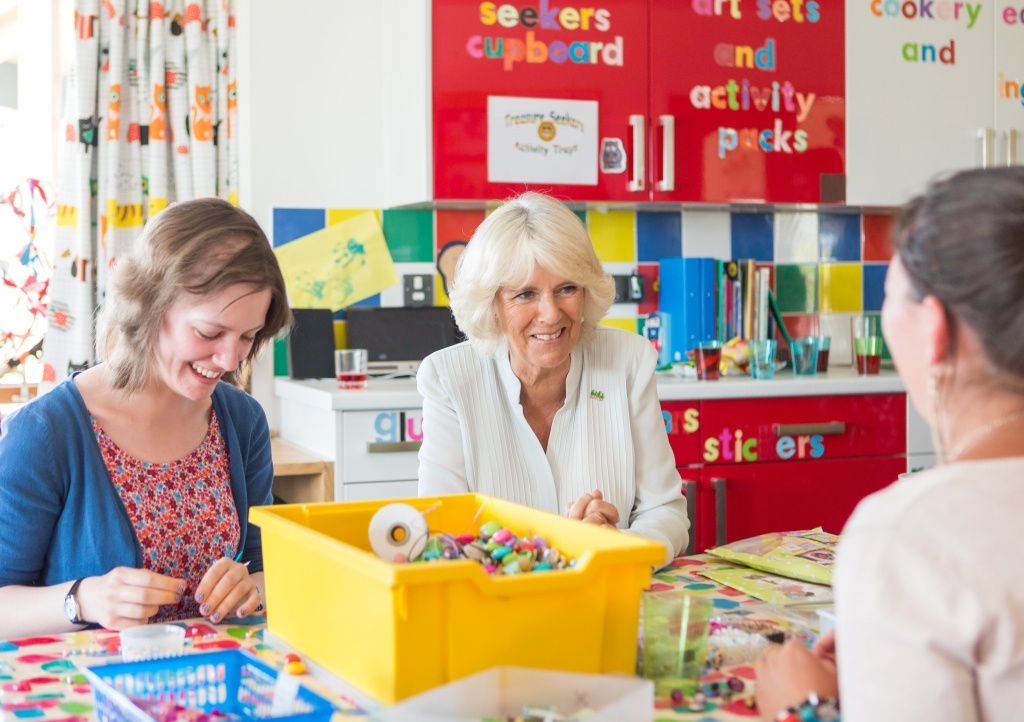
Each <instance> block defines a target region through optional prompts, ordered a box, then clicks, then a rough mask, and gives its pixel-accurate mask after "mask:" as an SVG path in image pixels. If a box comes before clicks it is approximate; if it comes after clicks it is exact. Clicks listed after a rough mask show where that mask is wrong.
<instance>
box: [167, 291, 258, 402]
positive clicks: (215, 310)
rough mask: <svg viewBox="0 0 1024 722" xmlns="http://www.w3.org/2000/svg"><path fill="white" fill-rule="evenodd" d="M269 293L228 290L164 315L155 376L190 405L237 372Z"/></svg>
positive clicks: (184, 302) (184, 303)
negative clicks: (223, 377) (222, 379)
mask: <svg viewBox="0 0 1024 722" xmlns="http://www.w3.org/2000/svg"><path fill="white" fill-rule="evenodd" d="M270 297H271V292H270V290H269V289H263V290H261V291H254V290H253V288H252V286H249V285H236V286H231V287H229V288H227V289H225V290H224V291H221V292H219V293H216V294H213V295H211V296H203V297H200V298H199V300H198V301H193V302H191V303H189V301H191V299H183V300H179V301H178V302H176V303H175V304H174V305H173V306H171V308H170V309H169V310H168V311H167V314H166V315H165V316H164V320H163V323H162V324H161V326H160V336H159V338H158V340H157V344H156V359H155V368H156V373H155V377H156V378H158V379H159V380H160V381H162V382H163V384H164V385H166V386H167V387H168V388H170V389H171V390H172V391H174V392H175V393H177V394H178V395H180V396H184V397H185V398H188V399H192V400H194V401H197V400H201V399H205V398H208V397H209V396H210V394H211V393H213V389H214V387H215V386H216V385H217V382H218V381H219V380H220V378H221V376H223V375H224V374H226V373H228V372H230V371H234V370H236V369H238V366H239V364H241V363H242V361H244V360H245V358H246V356H248V354H249V351H250V349H251V348H252V344H253V341H254V340H255V338H254V337H255V334H256V332H257V331H259V330H260V329H261V328H263V324H264V322H265V320H266V317H267V310H268V309H269V308H270Z"/></svg>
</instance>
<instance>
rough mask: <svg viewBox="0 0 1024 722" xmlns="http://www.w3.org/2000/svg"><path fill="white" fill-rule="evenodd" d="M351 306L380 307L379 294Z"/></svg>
mask: <svg viewBox="0 0 1024 722" xmlns="http://www.w3.org/2000/svg"><path fill="white" fill-rule="evenodd" d="M350 305H352V306H379V305H380V294H379V293H375V294H373V295H372V296H370V297H369V298H364V299H363V300H362V301H356V302H355V303H353V304H350Z"/></svg>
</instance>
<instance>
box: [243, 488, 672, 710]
mask: <svg viewBox="0 0 1024 722" xmlns="http://www.w3.org/2000/svg"><path fill="white" fill-rule="evenodd" d="M396 501H399V502H403V503H407V504H410V505H412V506H414V507H416V508H417V509H420V510H426V509H430V508H431V507H433V508H432V509H431V511H429V513H428V514H427V515H426V519H427V523H428V526H429V528H430V531H431V532H434V533H436V532H447V533H449V534H455V535H458V534H462V533H476V532H477V531H478V530H479V528H480V526H481V525H482V524H484V523H485V522H488V521H492V520H494V521H498V522H500V524H501V525H502V526H504V527H507V528H508V529H510V530H512V531H513V532H514V533H517V534H534V535H541V536H543V537H545V539H546V540H547V542H548V544H549V545H551V546H554V547H557V548H558V549H559V550H561V551H562V553H564V554H567V555H568V556H570V557H573V558H575V559H576V565H575V566H574V567H573V568H571V569H561V570H552V571H549V572H539V573H528V574H516V575H509V576H506V575H494V576H492V575H488V574H487V573H486V572H485V571H484V570H483V568H482V567H481V566H480V565H479V564H477V563H476V562H473V561H469V560H458V561H452V560H446V561H436V562H429V563H405V564H402V563H393V562H385V561H383V560H382V559H380V558H379V557H377V556H376V555H374V553H373V552H372V551H371V548H370V542H369V538H368V534H367V530H368V527H369V524H370V519H371V518H372V517H373V515H374V513H375V512H376V511H377V510H378V509H379V508H380V507H382V506H384V505H385V504H390V503H393V502H396ZM435 505H436V506H435ZM249 518H250V520H251V521H252V522H253V523H254V524H256V525H258V526H259V527H261V531H262V537H263V558H264V573H265V575H266V584H267V597H268V600H269V604H268V617H267V624H268V628H269V630H270V632H271V633H272V634H274V635H276V636H277V637H279V638H280V639H281V640H282V641H284V642H285V643H286V644H288V645H289V646H291V647H294V648H295V649H296V650H297V651H298V652H300V653H302V654H304V655H306V656H308V657H310V658H311V659H312V660H313V661H315V662H317V663H318V664H320V665H321V666H323V667H325V668H326V669H327V670H329V671H330V672H332V673H334V674H336V675H338V676H339V677H341V678H342V679H344V680H345V681H346V682H348V683H350V684H352V685H354V686H355V687H357V688H359V689H361V690H363V691H364V692H366V693H367V694H369V695H370V696H372V697H375V698H376V699H377V700H379V701H380V702H382V703H384V704H392V703H394V702H396V701H398V700H401V699H404V698H406V697H409V696H411V695H414V694H417V693H419V692H423V691H425V690H428V689H432V688H434V687H437V686H439V685H442V684H445V683H447V682H451V681H453V680H457V679H459V678H461V677H465V676H467V675H470V674H473V673H475V672H479V671H481V670H484V669H488V668H490V667H494V666H501V665H509V666H522V667H534V668H544V669H555V670H563V671H571V672H585V673H608V672H623V673H626V674H631V673H632V672H633V671H634V667H635V664H636V641H637V623H638V617H639V607H640V593H641V592H642V590H643V589H645V588H646V587H647V586H648V585H649V583H650V578H651V569H652V567H654V566H656V565H659V564H661V563H662V562H663V561H664V559H665V549H664V547H663V546H662V545H661V544H658V543H655V542H651V541H648V540H645V539H642V538H640V537H637V536H634V535H631V534H623V533H621V532H617V531H614V530H611V529H603V528H601V527H598V526H594V525H590V524H582V523H580V522H578V521H574V520H571V519H567V518H564V517H561V516H558V515H556V514H550V513H548V512H543V511H538V510H536V509H532V508H529V507H525V506H521V505H519V504H514V503H512V502H508V501H503V500H499V499H493V498H490V497H487V496H484V495H480V494H461V495H454V496H445V497H424V498H407V499H387V500H376V501H360V502H335V503H324V504H292V505H275V506H272V507H270V506H268V507H258V508H254V509H252V510H251V511H250V515H249Z"/></svg>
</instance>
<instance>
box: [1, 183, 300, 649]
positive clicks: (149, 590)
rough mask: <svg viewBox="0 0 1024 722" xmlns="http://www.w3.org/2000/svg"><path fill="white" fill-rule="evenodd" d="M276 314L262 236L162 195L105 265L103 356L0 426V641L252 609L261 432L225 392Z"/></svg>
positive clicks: (234, 391) (264, 465)
mask: <svg viewBox="0 0 1024 722" xmlns="http://www.w3.org/2000/svg"><path fill="white" fill-rule="evenodd" d="M290 322H291V313H290V311H289V309H288V304H287V298H286V294H285V285H284V279H283V278H282V276H281V271H280V269H279V268H278V265H277V259H276V258H275V256H274V254H273V251H272V249H271V247H270V243H269V242H268V240H267V237H266V235H265V234H264V233H263V231H262V230H261V229H260V227H259V225H258V224H257V223H256V221H255V220H254V219H253V218H252V216H250V215H249V214H248V213H246V212H245V211H242V210H240V209H238V208H236V207H234V206H232V205H231V204H230V203H228V202H226V201H223V200H218V199H212V198H211V199H202V200H194V201H186V202H183V203H178V204H175V205H172V206H170V207H169V208H167V209H166V210H165V211H163V212H162V213H161V214H160V215H158V216H157V217H156V218H154V219H153V220H151V221H150V222H149V223H148V224H147V226H146V228H145V230H144V231H143V233H142V235H141V236H140V238H139V239H138V240H137V241H136V243H135V245H134V246H133V247H132V249H131V250H130V252H128V253H127V254H125V255H124V256H122V257H121V258H120V259H118V263H117V265H116V267H115V269H114V272H113V278H112V285H111V291H110V293H109V294H108V296H107V300H106V303H105V304H104V306H103V309H102V311H101V313H100V317H99V319H98V326H97V355H98V356H99V358H100V359H101V361H102V363H100V364H97V365H96V366H93V367H92V368H90V369H87V370H85V371H81V372H78V373H75V374H74V375H73V376H72V377H70V378H69V379H67V380H66V381H65V382H64V383H62V384H60V385H59V386H58V387H57V388H55V389H54V390H52V391H50V392H49V393H47V394H45V395H43V396H41V397H40V398H38V399H36V400H35V401H33V402H31V403H29V404H27V405H26V406H25V407H23V408H22V409H20V410H19V411H18V412H16V413H15V414H13V415H12V416H10V417H8V418H6V419H5V420H4V433H3V435H2V436H0V529H3V530H4V532H3V534H0V609H3V610H4V613H3V614H2V615H0V638H10V637H16V636H27V635H32V634H37V633H50V632H59V631H68V630H73V629H76V628H80V626H81V625H85V624H100V625H102V626H104V627H107V628H109V629H123V628H125V627H128V626H132V625H135V624H143V623H146V622H147V621H150V620H171V619H181V618H186V617H194V616H199V615H201V616H205V617H208V618H209V619H210V620H211V621H213V622H218V621H220V620H221V619H223V618H224V617H225V616H228V615H230V614H238V615H239V616H243V615H245V614H248V613H251V612H253V611H255V610H257V609H258V608H261V607H262V605H263V598H262V593H261V589H262V587H263V573H262V569H263V560H262V552H261V548H260V536H259V530H258V529H256V528H255V527H253V526H251V525H250V524H249V523H248V521H247V517H248V509H249V507H250V506H254V505H258V504H270V503H272V498H271V492H270V487H271V483H272V481H273V464H272V461H271V456H270V434H269V429H268V427H267V420H266V416H265V415H264V413H263V410H262V408H261V407H260V405H259V404H258V403H257V402H256V401H255V400H254V399H253V398H251V397H250V396H249V395H247V394H246V393H245V392H244V391H243V390H242V389H240V388H238V386H237V385H238V379H239V375H240V374H242V373H243V372H244V371H245V369H246V368H247V366H248V365H249V364H250V363H251V362H252V360H253V358H254V357H255V356H256V354H257V352H258V351H259V350H260V349H261V348H262V347H263V346H264V345H265V344H266V343H267V342H268V341H269V340H271V339H272V338H273V337H274V336H275V335H276V334H277V333H278V332H279V331H280V330H282V329H284V328H286V327H287V326H288V325H289V324H290Z"/></svg>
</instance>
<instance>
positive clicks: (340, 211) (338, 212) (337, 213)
mask: <svg viewBox="0 0 1024 722" xmlns="http://www.w3.org/2000/svg"><path fill="white" fill-rule="evenodd" d="M367 211H373V213H374V215H375V216H377V222H378V223H380V222H381V216H380V208H328V209H327V225H329V226H333V225H334V224H335V223H341V222H342V221H347V220H348V219H349V218H352V217H354V216H358V215H359V214H360V213H366V212H367Z"/></svg>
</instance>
